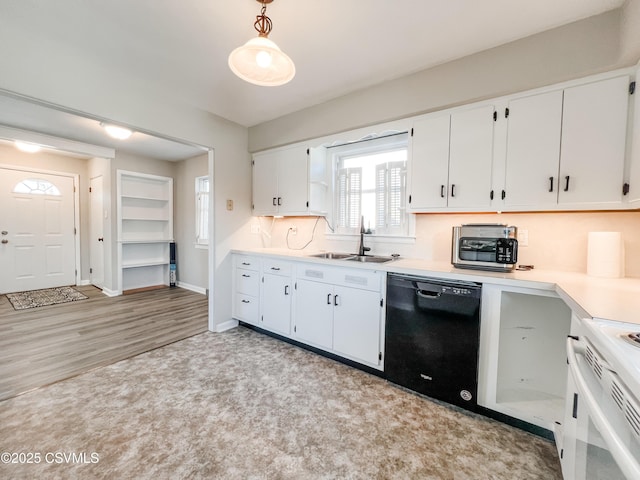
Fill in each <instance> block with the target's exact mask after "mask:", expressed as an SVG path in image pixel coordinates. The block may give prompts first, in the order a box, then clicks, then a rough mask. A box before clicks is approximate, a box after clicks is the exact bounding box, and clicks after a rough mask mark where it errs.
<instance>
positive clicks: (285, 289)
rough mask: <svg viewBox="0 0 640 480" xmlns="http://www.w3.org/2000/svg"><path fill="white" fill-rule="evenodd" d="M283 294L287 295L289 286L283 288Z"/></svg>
mask: <svg viewBox="0 0 640 480" xmlns="http://www.w3.org/2000/svg"><path fill="white" fill-rule="evenodd" d="M284 294H285V295H289V285H285V286H284Z"/></svg>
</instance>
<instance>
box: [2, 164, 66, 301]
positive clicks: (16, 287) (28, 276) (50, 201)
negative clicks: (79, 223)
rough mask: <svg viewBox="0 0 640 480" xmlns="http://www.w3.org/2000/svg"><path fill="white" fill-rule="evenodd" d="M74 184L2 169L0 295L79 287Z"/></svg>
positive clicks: (38, 174) (40, 175)
mask: <svg viewBox="0 0 640 480" xmlns="http://www.w3.org/2000/svg"><path fill="white" fill-rule="evenodd" d="M73 183H74V180H73V178H72V177H68V176H63V175H52V174H44V173H38V172H26V171H21V170H13V169H7V168H0V242H1V243H0V272H2V274H1V275H0V293H9V292H19V291H24V290H37V289H41V288H51V287H59V286H64V285H75V283H76V275H75V269H76V255H75V238H74V235H75V232H74V192H73V189H74V185H73Z"/></svg>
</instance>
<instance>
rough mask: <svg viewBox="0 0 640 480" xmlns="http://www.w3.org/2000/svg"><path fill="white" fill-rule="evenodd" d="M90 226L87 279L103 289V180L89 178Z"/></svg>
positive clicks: (98, 177)
mask: <svg viewBox="0 0 640 480" xmlns="http://www.w3.org/2000/svg"><path fill="white" fill-rule="evenodd" d="M89 197H90V205H91V207H90V208H91V211H90V216H91V225H90V227H89V235H90V240H89V259H90V260H89V278H90V281H91V284H92V285H94V286H95V287H98V288H99V289H101V290H102V289H103V288H104V221H103V216H104V215H105V213H104V179H103V177H102V175H99V176H97V177H93V178H91V181H90V187H89Z"/></svg>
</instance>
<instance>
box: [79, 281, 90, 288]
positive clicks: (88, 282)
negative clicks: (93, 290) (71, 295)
mask: <svg viewBox="0 0 640 480" xmlns="http://www.w3.org/2000/svg"><path fill="white" fill-rule="evenodd" d="M77 285H78V286H79V287H84V286H85V285H91V280H80V281H79V282H78V284H77Z"/></svg>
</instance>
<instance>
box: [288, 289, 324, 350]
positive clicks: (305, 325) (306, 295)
mask: <svg viewBox="0 0 640 480" xmlns="http://www.w3.org/2000/svg"><path fill="white" fill-rule="evenodd" d="M294 328H295V331H294V336H295V338H296V339H297V340H300V341H301V342H305V343H308V344H310V345H313V346H315V347H319V348H323V349H332V348H333V286H332V285H327V284H326V283H319V282H310V281H309V280H298V281H297V285H296V311H295V327H294Z"/></svg>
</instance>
